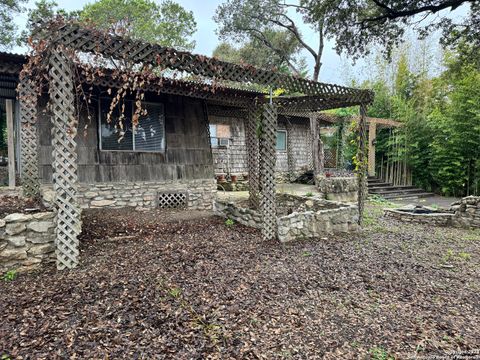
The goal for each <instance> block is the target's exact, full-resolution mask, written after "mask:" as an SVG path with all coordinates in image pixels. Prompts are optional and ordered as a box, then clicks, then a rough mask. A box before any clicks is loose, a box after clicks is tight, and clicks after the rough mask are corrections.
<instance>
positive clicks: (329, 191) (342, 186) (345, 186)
mask: <svg viewBox="0 0 480 360" xmlns="http://www.w3.org/2000/svg"><path fill="white" fill-rule="evenodd" d="M317 189H318V191H319V192H320V193H321V194H322V196H323V197H324V198H325V199H327V200H332V201H346V202H355V201H357V199H358V181H357V178H356V177H352V176H345V177H325V176H321V177H319V178H318V179H317Z"/></svg>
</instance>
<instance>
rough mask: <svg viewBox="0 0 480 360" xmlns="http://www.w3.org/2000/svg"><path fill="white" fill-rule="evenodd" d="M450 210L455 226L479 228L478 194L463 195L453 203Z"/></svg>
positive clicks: (479, 198) (479, 205)
mask: <svg viewBox="0 0 480 360" xmlns="http://www.w3.org/2000/svg"><path fill="white" fill-rule="evenodd" d="M450 210H451V211H453V212H454V213H455V219H454V225H455V226H459V227H466V228H469V227H471V228H480V196H467V197H464V198H463V199H462V200H460V201H457V202H455V203H453V204H452V205H451V207H450Z"/></svg>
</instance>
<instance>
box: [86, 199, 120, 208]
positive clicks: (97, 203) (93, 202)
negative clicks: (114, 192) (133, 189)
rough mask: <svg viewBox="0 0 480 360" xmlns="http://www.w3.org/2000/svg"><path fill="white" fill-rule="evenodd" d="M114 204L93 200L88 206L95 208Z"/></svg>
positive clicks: (107, 201) (108, 201) (110, 201)
mask: <svg viewBox="0 0 480 360" xmlns="http://www.w3.org/2000/svg"><path fill="white" fill-rule="evenodd" d="M115 203H116V200H93V201H92V202H91V203H90V205H91V206H96V207H105V206H111V205H113V204H115Z"/></svg>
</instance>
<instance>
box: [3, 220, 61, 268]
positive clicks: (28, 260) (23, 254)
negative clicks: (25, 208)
mask: <svg viewBox="0 0 480 360" xmlns="http://www.w3.org/2000/svg"><path fill="white" fill-rule="evenodd" d="M54 261H55V213H54V212H39V213H35V214H21V213H14V214H10V215H7V216H5V217H4V218H3V219H0V273H4V272H6V271H9V270H17V271H26V270H32V269H35V268H37V267H38V266H40V264H41V263H42V262H43V263H44V262H54Z"/></svg>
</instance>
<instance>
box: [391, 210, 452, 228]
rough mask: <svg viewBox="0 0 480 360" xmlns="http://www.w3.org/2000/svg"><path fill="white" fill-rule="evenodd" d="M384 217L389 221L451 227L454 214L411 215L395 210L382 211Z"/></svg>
mask: <svg viewBox="0 0 480 360" xmlns="http://www.w3.org/2000/svg"><path fill="white" fill-rule="evenodd" d="M383 213H384V216H385V217H387V218H391V219H396V220H400V221H405V222H409V223H412V224H428V225H435V226H452V225H453V221H454V218H455V215H454V214H448V213H442V212H438V213H431V214H413V213H408V212H405V211H400V210H397V209H384V210H383Z"/></svg>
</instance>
